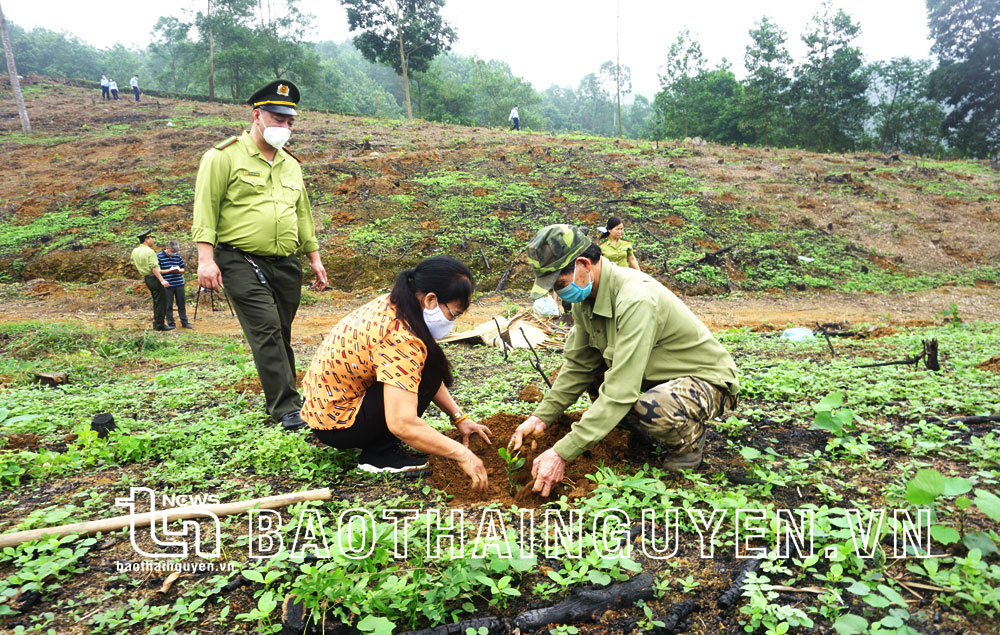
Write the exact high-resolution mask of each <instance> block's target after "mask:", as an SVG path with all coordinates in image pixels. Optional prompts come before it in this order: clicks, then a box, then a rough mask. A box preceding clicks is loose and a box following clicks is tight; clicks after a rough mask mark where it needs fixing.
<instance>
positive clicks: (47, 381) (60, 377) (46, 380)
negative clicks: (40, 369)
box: [35, 372, 69, 388]
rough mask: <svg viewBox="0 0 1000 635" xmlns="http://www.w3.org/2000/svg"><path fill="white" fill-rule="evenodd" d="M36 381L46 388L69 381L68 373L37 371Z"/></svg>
mask: <svg viewBox="0 0 1000 635" xmlns="http://www.w3.org/2000/svg"><path fill="white" fill-rule="evenodd" d="M35 383H37V384H38V385H40V386H45V387H46V388H55V387H57V386H62V385H63V384H67V383H69V376H67V375H66V373H61V372H60V373H35Z"/></svg>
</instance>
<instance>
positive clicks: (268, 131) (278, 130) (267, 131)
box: [261, 122, 292, 150]
mask: <svg viewBox="0 0 1000 635" xmlns="http://www.w3.org/2000/svg"><path fill="white" fill-rule="evenodd" d="M261 123H263V122H261ZM261 136H263V137H264V141H265V142H266V143H267V145H269V146H271V147H272V148H274V149H275V150H280V149H281V148H282V146H284V145H285V144H286V143H288V138H289V137H291V136H292V131H291V129H290V128H283V127H281V126H267V127H265V128H264V131H263V132H262V133H261Z"/></svg>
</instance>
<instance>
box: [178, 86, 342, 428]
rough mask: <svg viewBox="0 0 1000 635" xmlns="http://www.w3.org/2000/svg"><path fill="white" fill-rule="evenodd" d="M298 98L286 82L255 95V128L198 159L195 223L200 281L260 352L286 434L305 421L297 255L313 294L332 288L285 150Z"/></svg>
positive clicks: (296, 169) (270, 398) (268, 394)
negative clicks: (299, 381) (298, 363)
mask: <svg viewBox="0 0 1000 635" xmlns="http://www.w3.org/2000/svg"><path fill="white" fill-rule="evenodd" d="M298 102H299V90H298V88H296V87H295V85H294V84H292V83H291V82H289V81H287V80H277V81H274V82H271V83H270V84H268V85H267V86H265V87H263V88H261V89H260V90H258V91H257V92H256V93H254V94H253V96H251V97H250V99H249V100H248V102H247V103H248V104H250V105H251V106H253V111H252V115H251V117H252V119H251V125H250V132H244V133H243V135H242V136H240V137H231V138H229V139H227V140H225V141H223V142H222V143H219V144H218V145H216V146H215V147H214V148H212V149H211V150H209V151H208V152H206V153H205V155H204V156H203V157H202V159H201V166H200V167H199V168H198V179H197V181H196V183H195V193H194V223H193V224H192V227H191V237H192V238H193V240H194V241H195V242H196V243H197V245H198V284H200V285H201V286H202V287H203V288H206V289H218V288H219V286H220V285H222V286H225V288H226V291H227V292H228V293H229V297H230V299H232V302H233V307H234V308H235V310H236V315H237V317H238V318H239V320H240V325H241V326H242V327H243V333H244V334H245V335H246V338H247V341H248V342H249V343H250V349H251V350H252V351H253V359H254V363H255V364H256V366H257V374H258V375H259V377H260V384H261V387H262V388H263V389H264V397H265V399H266V400H267V412H268V414H270V415H271V416H272V417H273V418H274V419H275V420H277V421H280V422H281V424H282V426H283V427H284V428H285V429H288V430H294V429H297V428H301V427H302V426H304V425H306V424H305V421H303V420H302V417H301V416H300V415H299V410H300V409H301V407H302V398H301V397H300V396H299V393H298V390H297V389H296V386H295V355H294V353H293V352H292V342H291V340H292V320H293V319H294V318H295V312H296V311H297V310H298V308H299V300H300V296H301V293H302V265H301V264H300V263H299V259H298V255H297V252H303V253H305V254H306V256H307V257H308V258H309V265H310V266H311V267H312V270H313V274H314V275H315V276H316V281H315V283H314V285H313V288H315V289H323V288H324V287H325V286H326V282H327V279H326V270H325V269H324V268H323V263H322V261H321V260H320V257H319V242H318V241H317V240H316V236H315V232H314V229H313V216H312V209H311V208H310V207H309V198H308V197H307V196H306V188H305V184H304V183H303V181H302V168H301V167H300V166H299V161H298V159H296V158H295V156H294V155H292V154H291V153H289V152H288V151H287V150H283V149H282V147H283V146H284V145H285V142H287V141H288V138H289V136H290V135H291V133H292V124H293V122H294V121H295V116H296V115H297V114H298V113H297V112H296V110H295V106H296V105H297V104H298Z"/></svg>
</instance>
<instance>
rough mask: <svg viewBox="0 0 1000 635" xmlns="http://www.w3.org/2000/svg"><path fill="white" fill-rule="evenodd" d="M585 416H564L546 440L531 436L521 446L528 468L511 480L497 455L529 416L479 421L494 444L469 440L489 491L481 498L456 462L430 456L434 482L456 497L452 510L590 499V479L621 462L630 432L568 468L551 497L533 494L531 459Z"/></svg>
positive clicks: (605, 442)
mask: <svg viewBox="0 0 1000 635" xmlns="http://www.w3.org/2000/svg"><path fill="white" fill-rule="evenodd" d="M582 414H583V413H580V412H576V413H570V414H567V415H563V416H562V417H560V418H559V420H558V421H556V423H555V424H553V425H551V426H549V427H548V428H547V429H546V430H545V434H543V435H542V436H541V437H539V438H535V437H532V438H531V440H532V441H533V443H532V442H529V443H527V444H526V446H527V447H524V448H522V449H521V452H520V456H521V457H523V458H524V459H525V463H524V466H523V467H522V468H520V469H519V470H518V471H517V472H516V473H513V474H512V475H511V478H510V479H508V477H507V469H506V463H505V462H504V460H503V459H502V458H500V455H499V454H497V449H498V448H500V447H504V446H506V444H507V442H508V441H509V440H510V438H511V436H513V434H514V430H515V429H516V428H517V426H518V425H520V423H521V422H522V421H524V417H522V416H519V415H512V414H507V413H504V412H500V413H497V414H495V415H493V416H492V417H488V418H486V419H482V420H480V421H479V423H481V424H483V425H485V426H487V427H488V428H489V429H490V431H491V432H492V433H493V435H492V440H493V445H492V446H490V445H486V443H485V442H483V441H482V440H481V439H479V438H478V437H474V438H472V439H470V440H469V447H470V448H471V449H472V451H473V452H475V453H476V456H478V457H479V458H480V459H482V460H483V464H484V465H485V466H486V472H487V474H488V476H489V486H488V489H487V491H486V492H485V493H482V494H480V493H478V492H473V491H472V490H471V489H470V488H469V477H468V476H466V475H465V472H463V471H462V470H461V468H459V467H458V464H457V463H455V462H454V461H450V460H447V459H441V458H438V457H434V456H432V457H429V460H430V467H431V470H432V475H431V483H432V484H433V485H434V487H436V488H438V489H440V490H442V491H444V492H445V493H447V494H450V495H451V496H452V499H451V501H450V504H451V505H452V506H468V505H470V504H477V503H501V504H502V505H504V506H508V505H514V504H516V505H519V506H521V507H540V506H541V505H543V504H544V503H547V502H550V501H553V500H558V499H559V497H560V496H562V495H566V496H567V498H569V499H571V500H572V499H575V498H581V497H583V496H586V495H587V494H589V493H590V492H591V491H593V489H594V487H596V485H595V483H594V482H593V481H591V480H590V479H588V478H586V476H585V475H586V474H592V473H593V472H594V471H595V470H596V469H597V468H598V467H599V466H601V465H602V464H603V465H612V464H617V463H620V462H621V460H622V457H623V456H624V455H625V454H626V452H627V451H628V433H626V432H623V431H621V430H618V429H615V430H612V432H611V434H609V435H608V436H607V437H605V438H604V440H603V441H601V442H600V443H599V444H598V445H597V446H595V447H593V448H591V449H590V450H589V451H588V452H585V453H584V454H583V455H581V456H580V457H579V458H577V459H576V460H575V461H573V462H572V463H570V464H569V465H567V466H566V478H565V480H564V481H563V484H562V485H559V486H557V487H556V488H555V489H554V490H553V492H552V493H551V494H550V496H549V497H548V498H543V497H542V496H540V495H538V494H535V493H533V492H531V491H530V489H531V488H530V483H531V482H532V477H531V463H532V461H534V460H535V457H537V456H538V455H539V454H541V453H542V452H544V451H545V450H547V449H549V448H550V447H552V445H553V444H554V443H555V442H556V441H558V440H559V439H561V438H562V437H563V436H564V435H565V434H566V433H567V432H569V426H570V425H571V424H572V423H573V422H574V421H579V419H580V417H581V416H582ZM453 436H454V435H453ZM512 481H513V482H512Z"/></svg>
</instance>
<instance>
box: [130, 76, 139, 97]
mask: <svg viewBox="0 0 1000 635" xmlns="http://www.w3.org/2000/svg"><path fill="white" fill-rule="evenodd" d="M129 86H131V87H132V94H133V95H135V100H136V101H139V75H138V73H137V74H135V75H133V76H132V81H130V82H129Z"/></svg>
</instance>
